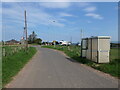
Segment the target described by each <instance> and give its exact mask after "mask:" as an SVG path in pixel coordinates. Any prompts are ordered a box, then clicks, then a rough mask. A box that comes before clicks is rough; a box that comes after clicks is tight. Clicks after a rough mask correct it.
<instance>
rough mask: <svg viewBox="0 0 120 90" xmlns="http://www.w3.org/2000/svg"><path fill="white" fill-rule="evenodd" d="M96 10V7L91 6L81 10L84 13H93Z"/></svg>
mask: <svg viewBox="0 0 120 90" xmlns="http://www.w3.org/2000/svg"><path fill="white" fill-rule="evenodd" d="M96 9H97V8H96V7H94V6H92V7H87V8H85V9H83V10H84V11H86V12H93V11H95V10H96Z"/></svg>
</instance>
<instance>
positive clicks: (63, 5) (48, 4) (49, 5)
mask: <svg viewBox="0 0 120 90" xmlns="http://www.w3.org/2000/svg"><path fill="white" fill-rule="evenodd" d="M40 6H43V7H45V8H68V7H69V6H70V3H69V2H44V3H43V2H42V3H40Z"/></svg>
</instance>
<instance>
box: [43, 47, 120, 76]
mask: <svg viewBox="0 0 120 90" xmlns="http://www.w3.org/2000/svg"><path fill="white" fill-rule="evenodd" d="M42 47H43V48H52V49H57V50H60V51H63V52H64V53H65V54H66V55H68V56H69V57H70V58H72V59H74V60H76V61H78V62H80V63H82V64H86V65H88V66H91V67H92V68H95V69H97V70H100V71H102V72H105V73H109V74H110V75H112V76H115V77H118V78H120V68H119V66H120V59H119V57H118V49H111V50H110V51H111V52H110V59H111V61H110V63H106V64H97V63H95V62H92V61H91V60H88V59H85V58H81V57H80V47H79V46H59V45H56V47H54V46H52V45H51V46H42Z"/></svg>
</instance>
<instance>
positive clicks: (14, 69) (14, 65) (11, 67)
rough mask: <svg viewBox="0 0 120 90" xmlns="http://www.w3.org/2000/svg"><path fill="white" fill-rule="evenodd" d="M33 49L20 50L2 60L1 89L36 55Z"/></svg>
mask: <svg viewBox="0 0 120 90" xmlns="http://www.w3.org/2000/svg"><path fill="white" fill-rule="evenodd" d="M36 51H37V50H36V48H35V47H29V48H28V51H27V52H25V50H20V51H19V52H17V53H14V55H12V56H7V57H3V58H2V85H3V87H4V86H5V85H6V84H7V83H9V82H10V81H11V80H12V77H13V76H15V75H16V74H17V73H18V72H19V71H20V70H21V68H23V66H24V65H25V64H26V63H27V62H28V61H29V60H30V58H32V56H33V55H34V54H35V53H36Z"/></svg>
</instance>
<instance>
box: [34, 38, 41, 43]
mask: <svg viewBox="0 0 120 90" xmlns="http://www.w3.org/2000/svg"><path fill="white" fill-rule="evenodd" d="M34 43H37V44H41V43H42V39H40V38H37V39H35V41H34Z"/></svg>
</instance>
